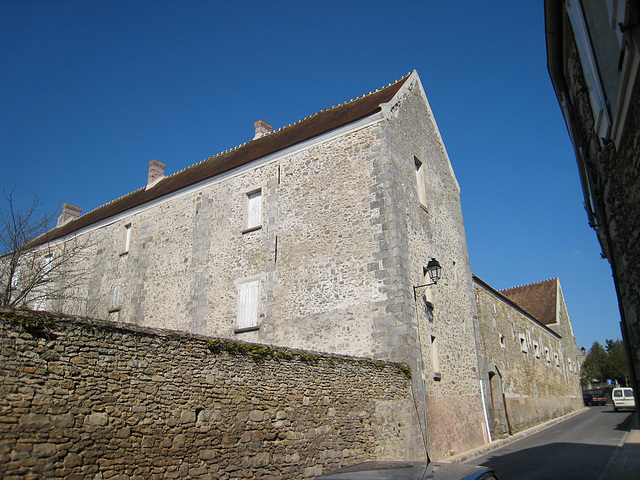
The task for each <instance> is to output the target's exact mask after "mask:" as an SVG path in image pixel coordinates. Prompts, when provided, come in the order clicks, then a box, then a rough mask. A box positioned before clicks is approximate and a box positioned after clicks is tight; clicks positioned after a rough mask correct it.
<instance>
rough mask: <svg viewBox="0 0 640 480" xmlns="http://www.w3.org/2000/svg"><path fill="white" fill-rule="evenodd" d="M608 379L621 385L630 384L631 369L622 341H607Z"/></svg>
mask: <svg viewBox="0 0 640 480" xmlns="http://www.w3.org/2000/svg"><path fill="white" fill-rule="evenodd" d="M606 349H607V378H610V379H612V380H616V381H617V382H618V383H619V384H621V385H628V384H629V368H628V365H627V356H626V354H625V351H624V344H623V343H622V340H607V341H606Z"/></svg>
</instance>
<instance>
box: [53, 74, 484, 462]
mask: <svg viewBox="0 0 640 480" xmlns="http://www.w3.org/2000/svg"><path fill="white" fill-rule="evenodd" d="M369 104H370V105H369ZM365 107H366V109H367V110H364V109H365ZM344 118H346V119H347V120H343V119H344ZM338 120H340V122H338ZM308 131H311V132H317V134H315V133H313V134H310V133H307V132H308ZM256 151H257V152H260V154H257V153H255V152H256ZM227 164H228V165H229V167H228V168H226V165H227ZM223 167H224V168H223ZM211 172H214V173H211ZM256 199H257V203H256ZM256 212H257V213H256ZM71 236H75V238H84V239H89V240H85V241H86V244H87V245H88V247H87V248H89V249H92V250H91V255H90V257H91V260H90V261H89V262H87V263H86V265H85V269H86V271H87V275H88V281H87V282H86V283H85V289H84V290H79V291H77V292H75V293H74V294H73V295H71V297H72V298H74V299H75V298H80V299H84V303H82V306H81V307H80V308H81V310H79V311H78V310H76V312H75V313H82V314H86V315H92V316H98V317H101V318H107V319H109V320H115V321H123V322H127V323H133V324H137V325H139V326H145V327H156V328H157V327H160V328H170V329H174V330H181V331H185V332H190V333H195V334H203V335H212V336H219V337H222V338H227V339H239V340H242V341H248V342H258V343H263V344H269V345H278V346H282V347H290V348H303V349H310V350H315V351H322V352H327V353H335V354H341V355H353V356H364V357H369V358H373V359H381V360H391V361H399V362H404V363H407V364H408V365H410V366H411V368H412V370H413V372H414V376H413V380H412V383H413V393H414V398H415V399H416V408H415V409H414V411H413V413H414V418H413V421H412V423H411V435H412V438H413V443H412V444H411V445H410V446H408V447H407V449H408V450H407V452H406V453H405V455H404V456H405V457H406V458H415V459H423V458H424V457H425V448H424V447H425V444H428V445H429V447H430V452H429V453H430V456H431V458H433V459H438V458H443V457H446V456H449V455H452V454H455V453H458V452H460V451H463V450H467V449H469V448H473V447H476V446H478V445H480V444H482V443H484V442H486V441H487V439H488V435H487V427H486V424H485V421H484V414H483V407H482V397H481V394H480V381H479V378H478V371H479V366H478V365H479V359H478V355H477V353H478V352H477V348H476V337H475V330H476V328H477V326H476V325H475V317H476V314H475V304H474V295H473V286H472V278H471V269H470V266H469V258H468V253H467V245H466V238H465V232H464V224H463V219H462V213H461V207H460V189H459V186H458V184H457V181H456V179H455V175H454V173H453V170H452V167H451V164H450V162H449V159H448V156H447V153H446V150H445V148H444V145H443V143H442V139H441V137H440V134H439V132H438V129H437V126H436V123H435V120H434V118H433V115H432V113H431V110H430V107H429V104H428V101H427V98H426V95H425V93H424V91H423V88H422V84H421V82H420V80H419V78H418V75H417V73H415V72H414V73H412V74H410V75H409V76H407V77H405V78H403V79H402V80H400V81H399V82H396V83H395V84H392V85H390V86H389V87H385V88H384V89H381V90H379V91H377V92H374V93H372V94H369V95H365V96H364V97H361V98H359V99H356V100H353V101H352V102H348V103H346V104H342V105H339V106H337V107H333V108H332V109H329V110H327V111H323V112H319V113H318V114H316V115H314V116H312V117H309V118H308V119H305V120H303V121H301V122H299V123H298V124H294V125H291V126H289V127H285V128H283V129H280V130H277V131H274V132H271V133H268V134H264V135H261V136H259V137H258V136H257V138H255V139H254V140H252V141H250V142H248V143H247V144H245V145H242V146H240V147H238V148H237V149H234V150H231V151H229V152H225V153H223V154H221V155H219V156H216V157H212V158H211V159H207V160H205V161H204V162H201V163H200V164H196V165H194V166H192V167H189V168H187V169H185V170H183V171H182V172H178V173H176V174H174V175H169V176H167V177H164V178H160V179H158V180H155V181H154V183H153V184H152V185H148V186H147V187H146V188H144V189H141V190H140V191H137V192H133V193H132V194H131V195H129V196H126V197H123V198H121V199H118V200H115V201H114V202H112V203H111V204H108V205H105V206H104V207H101V208H100V209H97V210H95V211H93V212H89V213H87V214H85V215H83V216H82V217H80V218H78V219H76V220H74V221H71V222H69V223H67V224H65V225H64V226H63V227H61V229H56V230H54V231H52V232H51V233H50V235H49V236H48V238H47V239H48V240H49V244H50V245H54V246H55V244H56V242H64V241H65V240H67V239H69V238H71ZM430 258H437V259H438V260H439V262H441V264H442V267H443V277H442V279H441V280H440V281H439V282H438V283H437V285H433V286H429V287H422V288H419V289H414V287H415V286H418V285H423V284H425V283H427V280H428V278H426V279H425V274H424V270H423V268H424V266H425V265H426V264H427V262H428V261H429V259H430ZM253 295H255V297H252V296H253ZM76 305H78V304H76ZM47 308H49V309H53V310H65V311H69V308H68V306H67V307H64V306H62V305H56V304H54V303H53V302H52V303H51V304H50V305H47ZM425 404H426V407H425Z"/></svg>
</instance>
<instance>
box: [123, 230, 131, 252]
mask: <svg viewBox="0 0 640 480" xmlns="http://www.w3.org/2000/svg"><path fill="white" fill-rule="evenodd" d="M129 247H131V224H130V223H127V224H126V225H125V226H124V235H123V238H122V254H125V253H129Z"/></svg>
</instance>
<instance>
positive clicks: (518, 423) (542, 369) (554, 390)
mask: <svg viewBox="0 0 640 480" xmlns="http://www.w3.org/2000/svg"><path fill="white" fill-rule="evenodd" d="M473 279H474V286H475V291H476V305H477V308H478V325H479V328H480V351H481V353H480V355H481V357H482V358H483V360H484V363H485V371H484V375H483V377H484V378H485V385H486V391H485V401H486V405H487V415H488V419H489V424H490V427H491V432H492V434H493V435H494V436H497V437H501V436H505V435H507V434H509V435H511V434H513V433H514V432H517V431H521V430H524V429H526V428H529V427H531V426H533V425H535V424H538V423H541V422H544V421H546V420H549V419H551V418H555V417H559V416H562V415H564V414H566V413H568V412H571V411H573V410H577V409H579V408H581V407H582V390H581V388H580V357H581V352H580V351H579V350H578V348H577V346H576V342H575V338H574V336H573V328H572V326H571V320H570V318H569V313H568V311H567V306H566V303H565V300H564V295H563V294H562V288H561V287H560V281H559V279H557V278H552V279H549V280H545V281H542V282H537V283H532V284H528V285H522V286H519V287H513V288H509V289H506V290H500V291H498V290H495V289H494V288H492V287H491V286H490V285H488V284H487V283H486V282H484V281H483V280H481V279H480V278H478V277H476V276H475V275H474V277H473ZM485 375H486V376H485Z"/></svg>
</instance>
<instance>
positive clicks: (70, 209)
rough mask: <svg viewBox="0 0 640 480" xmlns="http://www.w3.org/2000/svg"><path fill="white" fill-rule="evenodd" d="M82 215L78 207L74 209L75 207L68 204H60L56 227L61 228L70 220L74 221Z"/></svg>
mask: <svg viewBox="0 0 640 480" xmlns="http://www.w3.org/2000/svg"><path fill="white" fill-rule="evenodd" d="M81 214H82V209H81V208H80V207H76V206H75V205H71V204H70V203H63V204H62V215H60V216H59V217H58V223H57V224H56V227H61V226H63V225H65V224H66V223H69V222H70V221H71V220H75V219H76V218H78V217H79V216H80V215H81Z"/></svg>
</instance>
